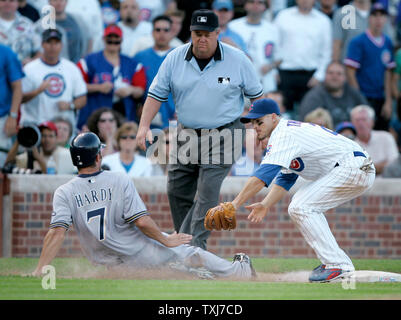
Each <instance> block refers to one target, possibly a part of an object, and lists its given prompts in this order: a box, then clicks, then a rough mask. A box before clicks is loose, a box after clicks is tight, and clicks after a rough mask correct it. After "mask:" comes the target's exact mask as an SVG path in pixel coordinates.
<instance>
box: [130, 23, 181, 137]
mask: <svg viewBox="0 0 401 320" xmlns="http://www.w3.org/2000/svg"><path fill="white" fill-rule="evenodd" d="M171 25H172V21H171V19H170V18H169V17H167V16H157V17H156V18H155V19H154V20H153V32H152V37H153V38H152V39H153V40H154V41H153V42H154V44H153V46H152V47H150V48H148V49H145V50H142V51H140V52H138V53H137V54H136V55H135V57H134V60H136V61H138V62H139V63H141V64H142V65H143V67H144V68H145V72H146V90H145V95H144V96H146V95H147V92H148V90H149V87H150V85H151V83H152V81H153V79H154V77H155V76H156V74H157V71H158V70H159V67H160V65H161V64H162V62H163V61H164V59H165V58H166V57H167V54H168V53H169V52H170V51H171V50H172V49H173V48H172V47H171V46H170V40H171V36H172V35H171ZM174 115H175V106H174V102H173V97H172V95H171V93H170V94H169V97H168V100H167V101H166V102H163V103H162V106H161V107H160V109H159V112H158V113H157V115H156V116H155V117H154V119H153V120H152V123H151V128H158V129H164V128H167V127H168V125H169V121H170V120H172V119H173V118H174Z"/></svg>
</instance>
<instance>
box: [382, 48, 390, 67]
mask: <svg viewBox="0 0 401 320" xmlns="http://www.w3.org/2000/svg"><path fill="white" fill-rule="evenodd" d="M381 59H382V62H383V64H388V63H389V62H390V60H391V53H390V51H388V50H383V52H382V54H381Z"/></svg>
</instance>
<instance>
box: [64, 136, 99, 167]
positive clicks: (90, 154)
mask: <svg viewBox="0 0 401 320" xmlns="http://www.w3.org/2000/svg"><path fill="white" fill-rule="evenodd" d="M103 147H104V144H102V143H101V142H100V139H99V138H98V136H97V135H96V134H94V133H93V132H84V133H80V134H78V135H77V136H76V137H75V138H74V139H73V140H72V142H71V146H70V153H71V159H72V163H73V164H74V166H76V167H78V168H85V167H89V166H91V165H92V164H94V163H95V160H96V156H97V155H98V154H99V152H100V150H101V149H102V148H103Z"/></svg>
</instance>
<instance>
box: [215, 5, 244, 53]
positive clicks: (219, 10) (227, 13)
mask: <svg viewBox="0 0 401 320" xmlns="http://www.w3.org/2000/svg"><path fill="white" fill-rule="evenodd" d="M212 8H213V11H214V13H215V14H216V15H217V17H218V18H219V28H220V33H219V40H220V41H223V42H225V43H227V44H231V45H232V46H234V47H236V48H238V49H241V50H242V51H244V52H247V48H246V43H245V41H244V39H242V37H241V36H240V35H239V34H238V33H237V32H235V31H233V30H231V29H230V28H229V27H228V23H229V22H230V21H231V20H232V19H233V17H234V5H233V2H232V1H231V0H215V1H213V4H212Z"/></svg>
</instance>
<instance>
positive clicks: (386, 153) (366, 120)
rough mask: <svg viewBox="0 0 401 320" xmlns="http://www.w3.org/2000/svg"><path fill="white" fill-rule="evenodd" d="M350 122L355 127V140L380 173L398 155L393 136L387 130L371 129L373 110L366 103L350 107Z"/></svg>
mask: <svg viewBox="0 0 401 320" xmlns="http://www.w3.org/2000/svg"><path fill="white" fill-rule="evenodd" d="M351 122H352V124H353V125H354V126H355V129H356V139H355V141H356V142H358V143H359V144H360V145H361V146H362V147H363V148H364V149H365V150H366V151H367V152H368V153H369V155H370V156H371V157H372V160H373V163H374V165H375V167H376V173H377V174H378V175H380V174H381V173H382V172H383V169H384V168H385V167H386V166H387V165H388V164H390V163H391V162H393V161H394V160H395V159H396V158H397V157H398V148H397V143H396V142H395V139H394V137H393V136H392V135H391V134H390V133H389V132H387V131H383V130H373V127H374V122H375V111H374V109H373V108H372V107H370V106H368V105H360V106H356V107H355V108H354V109H352V111H351Z"/></svg>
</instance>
